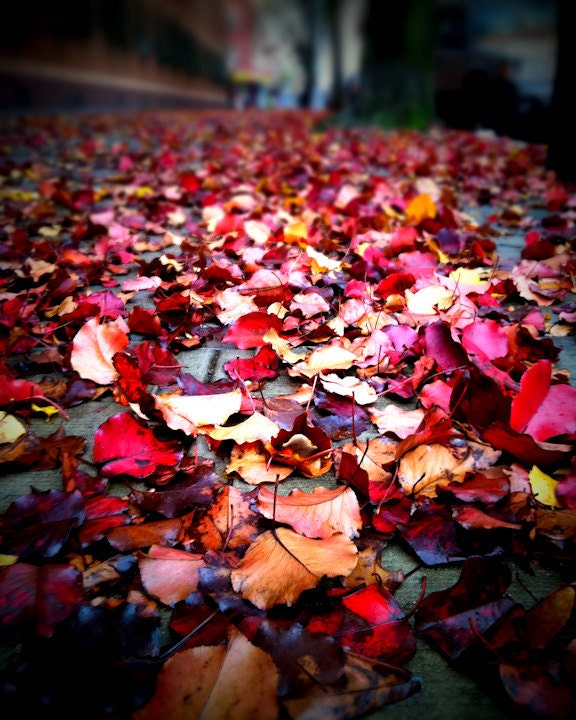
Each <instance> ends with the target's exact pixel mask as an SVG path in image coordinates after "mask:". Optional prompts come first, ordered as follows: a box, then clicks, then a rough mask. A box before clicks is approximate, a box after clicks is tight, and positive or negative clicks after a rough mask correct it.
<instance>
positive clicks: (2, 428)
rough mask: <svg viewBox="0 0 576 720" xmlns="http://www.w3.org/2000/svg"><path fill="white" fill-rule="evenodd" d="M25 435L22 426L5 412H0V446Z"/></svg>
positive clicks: (24, 429)
mask: <svg viewBox="0 0 576 720" xmlns="http://www.w3.org/2000/svg"><path fill="white" fill-rule="evenodd" d="M25 433H26V428H25V427H24V425H23V424H22V423H21V422H20V420H18V419H17V418H15V417H14V415H9V414H8V413H7V412H4V411H1V412H0V444H1V443H11V442H15V441H16V440H18V438H19V437H22V435H24V434H25Z"/></svg>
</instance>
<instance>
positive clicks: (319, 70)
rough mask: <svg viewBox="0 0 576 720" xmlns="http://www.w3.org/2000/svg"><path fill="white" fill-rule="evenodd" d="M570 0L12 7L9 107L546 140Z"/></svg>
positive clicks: (234, 0) (2, 102)
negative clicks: (203, 115) (164, 112)
mask: <svg viewBox="0 0 576 720" xmlns="http://www.w3.org/2000/svg"><path fill="white" fill-rule="evenodd" d="M559 2H562V0H482V1H480V2H478V1H476V0H402V1H400V0H394V1H389V0H81V1H79V0H50V1H49V2H46V1H43V2H39V1H37V0H11V2H10V4H9V6H6V7H4V8H3V15H4V19H3V23H2V25H1V27H0V112H1V113H3V114H20V113H37V112H63V111H93V110H98V111H108V110H132V109H148V108H198V107H206V108H214V107H221V108H248V107H255V108H313V109H316V110H329V111H331V112H332V113H333V114H334V117H336V118H338V119H339V120H340V121H341V122H347V121H351V122H359V121H362V122H363V121H366V122H372V123H374V122H375V123H378V124H379V125H382V126H406V127H413V128H426V127H428V126H429V125H430V124H432V123H441V124H444V125H446V126H449V127H454V128H466V129H478V128H486V129H491V130H493V131H495V132H497V133H499V134H507V135H510V136H513V137H518V138H520V139H525V140H531V141H536V142H540V141H542V142H543V141H545V140H546V138H547V133H548V123H549V110H550V104H551V100H552V93H553V85H554V75H555V67H556V60H557V44H558V33H557V22H556V20H557V8H558V4H559Z"/></svg>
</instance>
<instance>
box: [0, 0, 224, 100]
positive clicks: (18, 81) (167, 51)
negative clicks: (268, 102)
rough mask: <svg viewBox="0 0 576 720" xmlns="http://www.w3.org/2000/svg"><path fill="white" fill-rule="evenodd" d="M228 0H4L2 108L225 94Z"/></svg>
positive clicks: (203, 97) (0, 76) (0, 63)
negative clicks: (7, 10) (8, 6)
mask: <svg viewBox="0 0 576 720" xmlns="http://www.w3.org/2000/svg"><path fill="white" fill-rule="evenodd" d="M228 4H229V0H211V1H210V3H207V2H205V0H82V1H81V2H79V1H78V0H51V2H42V3H41V2H38V1H35V0H32V2H27V3H26V2H20V3H18V2H17V0H16V2H11V9H10V15H11V17H10V22H8V23H3V24H2V26H1V27H0V109H2V110H4V111H10V110H13V111H34V110H50V109H54V110H59V109H63V110H70V109H72V110H74V109H78V110H81V109H92V108H95V109H103V108H108V107H109V108H118V107H120V108H122V107H131V108H133V107H148V106H158V105H160V106H180V107H186V106H208V105H210V106H214V105H216V106H223V105H226V104H227V53H228V32H229V24H228V17H229V14H228Z"/></svg>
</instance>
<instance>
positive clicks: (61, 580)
mask: <svg viewBox="0 0 576 720" xmlns="http://www.w3.org/2000/svg"><path fill="white" fill-rule="evenodd" d="M83 597H84V592H83V587H82V574H81V573H80V572H79V571H78V570H77V569H76V568H75V567H73V566H72V565H43V566H41V567H37V566H35V565H28V564H26V563H17V564H16V565H10V566H8V567H5V568H2V569H1V570H0V629H1V630H2V632H3V633H5V632H9V633H10V632H16V634H18V633H19V632H21V631H22V632H25V630H26V626H27V625H32V626H33V627H34V628H35V630H36V632H37V633H38V634H39V635H42V636H44V637H50V636H51V635H52V633H53V632H54V627H55V626H56V625H57V624H58V623H60V622H62V621H63V620H65V619H66V618H67V617H68V616H69V615H70V614H71V613H72V612H73V611H74V609H75V608H76V607H78V605H79V604H80V603H81V602H82V600H83Z"/></svg>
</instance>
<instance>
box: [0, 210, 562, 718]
mask: <svg viewBox="0 0 576 720" xmlns="http://www.w3.org/2000/svg"><path fill="white" fill-rule="evenodd" d="M470 212H472V213H477V214H479V213H480V212H481V209H479V208H473V209H471V210H470ZM502 232H503V234H502V235H501V236H500V237H498V238H497V240H496V242H497V246H498V252H499V254H500V257H501V262H502V263H503V265H506V264H508V266H512V265H513V264H514V263H515V262H516V260H517V259H518V258H519V255H520V252H521V250H522V248H523V247H524V233H523V232H521V231H518V230H510V229H509V228H508V229H506V228H502ZM554 342H555V343H556V344H557V345H558V346H559V347H562V352H561V357H560V362H559V363H558V366H559V367H563V368H566V369H567V370H568V371H569V372H570V376H571V378H573V379H574V378H576V341H575V338H574V336H567V337H563V338H555V339H554ZM250 354H251V352H249V351H245V352H242V351H238V350H237V349H236V348H233V347H229V346H228V347H224V346H221V345H218V344H217V343H208V344H207V345H206V346H204V347H200V348H196V349H195V350H194V352H191V353H183V354H182V355H181V356H180V358H179V359H180V361H183V362H185V363H186V362H188V363H189V365H186V366H185V367H186V369H187V370H188V371H189V372H191V373H192V374H193V375H194V376H195V377H196V378H198V379H200V380H202V381H209V380H212V379H216V378H218V377H221V376H224V373H223V370H222V368H223V365H224V363H225V362H226V361H228V360H231V359H234V358H235V357H237V356H239V355H241V356H248V355H250ZM573 382H574V381H572V384H573ZM291 388H292V386H291V384H290V380H289V378H287V377H284V378H283V379H281V380H277V381H273V382H271V383H270V384H269V385H267V388H266V392H267V394H269V395H276V394H280V393H282V392H289V391H290V389H291ZM116 412H118V406H117V405H116V404H115V403H114V401H113V400H112V398H111V397H110V395H105V396H103V397H102V398H101V399H100V400H95V401H91V402H90V403H86V404H83V405H80V406H77V407H73V408H70V410H69V415H70V420H69V421H68V422H67V423H66V432H67V433H68V434H75V435H80V436H82V437H85V438H86V440H87V441H88V448H87V453H86V454H87V456H90V455H91V447H90V443H91V442H92V438H93V437H94V433H95V431H96V429H97V428H98V427H99V426H100V425H101V424H102V422H103V421H104V420H105V419H106V418H107V417H109V416H110V415H112V414H114V413H116ZM61 422H62V421H61V420H60V418H59V417H58V416H55V417H52V418H51V419H49V420H42V419H40V418H34V419H33V420H32V422H31V429H32V430H33V432H34V433H36V434H38V435H47V434H51V433H53V432H54V431H55V429H56V428H57V427H58V426H59V424H60V423H61ZM199 443H200V444H201V443H202V440H201V439H200V440H199ZM220 470H222V471H223V467H222V466H221V467H220ZM60 482H61V476H60V473H59V472H57V471H40V472H34V473H33V474H28V473H26V472H10V473H7V474H5V475H4V477H3V478H2V480H1V485H0V512H4V511H5V510H6V508H7V507H8V505H9V504H10V503H11V502H12V501H13V500H14V499H16V498H17V497H19V496H20V495H22V494H23V493H25V492H27V491H28V488H29V486H30V485H33V486H34V487H35V488H36V489H38V490H44V489H48V488H51V487H60ZM236 482H237V483H238V484H239V485H242V484H241V482H240V481H236ZM322 482H323V484H324V485H326V484H327V483H326V478H322ZM314 484H315V481H310V480H308V481H306V480H303V479H302V478H297V479H293V480H292V479H290V480H288V481H286V482H285V485H284V491H288V490H289V489H290V488H291V487H295V486H298V487H303V488H306V487H310V486H313V485H314ZM117 490H118V492H119V493H121V492H122V491H123V488H118V489H117ZM383 566H384V567H386V568H388V569H396V568H401V569H402V570H404V572H405V573H407V574H408V573H410V571H411V570H413V569H415V571H414V572H413V574H409V575H408V577H407V578H406V580H405V582H404V583H403V585H402V586H401V588H400V589H399V590H398V592H397V593H396V597H397V599H398V601H399V602H400V604H401V605H402V607H404V608H405V609H406V610H408V609H409V608H410V607H411V606H412V604H413V603H414V601H415V600H416V598H417V597H418V594H419V592H420V589H421V581H422V578H423V577H424V576H426V578H427V589H428V591H429V592H431V591H433V590H436V589H442V588H445V587H448V586H450V585H452V584H453V583H454V582H455V581H456V579H457V578H458V575H459V568H434V569H432V568H422V567H417V563H416V562H415V559H414V557H413V556H411V555H409V554H408V553H407V552H406V551H405V550H404V549H403V548H402V547H401V546H400V545H398V544H395V543H391V544H390V545H389V546H388V547H387V548H386V549H385V551H384V554H383ZM558 583H559V579H558V577H557V576H556V575H555V574H554V573H553V572H551V571H549V570H545V569H543V568H539V567H538V566H536V567H535V574H534V575H528V574H527V573H523V572H521V571H518V572H517V575H516V577H515V580H514V582H513V585H512V587H511V590H510V593H511V594H512V595H513V597H514V598H515V599H517V600H519V601H520V602H524V603H528V604H530V603H531V602H532V598H531V596H530V593H532V595H533V596H535V597H542V596H543V595H545V594H546V593H547V592H548V591H550V590H552V589H553V588H555V587H556V586H557V585H558ZM409 668H410V669H411V670H412V671H413V673H414V674H415V675H416V676H417V677H420V678H421V679H422V691H421V693H419V694H418V695H416V696H414V697H412V698H409V699H408V700H405V701H403V702H401V703H399V704H397V705H392V706H389V707H386V708H385V709H384V710H382V711H381V712H378V713H376V714H374V715H373V716H371V717H373V718H374V719H376V718H387V719H389V720H411V719H412V718H415V717H426V718H427V720H452V719H454V720H456V718H463V717H464V718H466V720H500V719H502V720H503V719H504V718H507V717H509V716H508V715H506V714H505V713H504V712H503V711H502V710H501V709H500V708H498V707H496V706H495V705H494V704H493V702H492V701H491V700H490V698H489V697H488V696H487V695H486V694H485V693H484V691H483V690H482V688H481V687H480V686H479V685H478V684H477V683H475V682H473V681H471V680H470V679H469V678H468V677H467V676H465V675H462V674H459V673H457V672H455V671H454V670H453V669H452V668H451V667H450V666H449V665H448V663H447V662H445V661H444V660H443V659H442V658H441V656H440V655H439V654H438V653H437V652H436V651H435V650H434V649H432V648H431V647H430V646H429V645H428V644H427V643H426V642H424V641H421V640H419V641H418V650H417V652H416V654H415V656H414V659H413V660H412V661H411V663H410V664H409Z"/></svg>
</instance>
